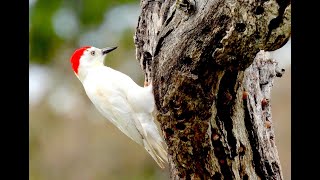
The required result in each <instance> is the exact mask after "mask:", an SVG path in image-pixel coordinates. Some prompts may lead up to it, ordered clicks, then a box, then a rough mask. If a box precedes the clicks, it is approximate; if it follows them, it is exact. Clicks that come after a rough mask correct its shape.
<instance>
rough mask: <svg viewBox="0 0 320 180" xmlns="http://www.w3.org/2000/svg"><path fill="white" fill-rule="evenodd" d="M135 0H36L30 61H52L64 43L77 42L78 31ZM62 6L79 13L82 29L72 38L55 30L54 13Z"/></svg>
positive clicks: (33, 7)
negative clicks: (62, 35) (67, 37)
mask: <svg viewBox="0 0 320 180" xmlns="http://www.w3.org/2000/svg"><path fill="white" fill-rule="evenodd" d="M137 2H138V1H136V0H113V1H110V0H71V1H62V0H54V1H51V0H36V1H35V3H34V4H33V5H32V6H31V7H30V15H29V16H30V17H29V19H30V22H29V23H30V29H29V36H30V37H29V39H30V62H33V63H48V62H50V61H51V60H52V59H53V58H52V57H53V56H54V54H55V52H56V50H57V48H58V47H60V46H61V45H63V44H64V43H74V41H77V39H78V38H79V35H80V34H81V33H82V32H84V31H86V30H87V29H89V28H92V27H97V26H98V25H99V24H101V22H102V20H103V18H104V14H105V13H106V12H107V11H108V10H109V9H110V8H111V7H115V6H117V5H121V4H125V3H137ZM60 8H68V9H71V10H72V11H73V12H75V13H76V16H77V18H78V22H79V31H77V32H75V33H77V34H75V35H74V36H73V37H75V38H74V39H72V40H68V41H69V42H66V40H64V39H62V38H61V37H59V36H57V34H56V33H55V32H54V27H53V16H54V14H55V13H56V12H57V11H58V10H59V9H60Z"/></svg>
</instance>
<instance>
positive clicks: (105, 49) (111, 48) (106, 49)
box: [102, 47, 117, 55]
mask: <svg viewBox="0 0 320 180" xmlns="http://www.w3.org/2000/svg"><path fill="white" fill-rule="evenodd" d="M115 49H117V47H107V48H103V49H102V54H103V55H105V54H108V53H109V52H111V51H113V50H115Z"/></svg>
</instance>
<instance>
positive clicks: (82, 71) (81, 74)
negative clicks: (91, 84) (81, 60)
mask: <svg viewBox="0 0 320 180" xmlns="http://www.w3.org/2000/svg"><path fill="white" fill-rule="evenodd" d="M103 66H104V64H103V63H101V62H97V63H95V64H94V65H92V66H90V67H85V68H83V67H79V70H78V78H79V80H80V81H81V82H82V83H83V81H84V80H85V79H86V77H87V75H88V73H89V72H90V71H95V70H96V69H97V68H100V67H103Z"/></svg>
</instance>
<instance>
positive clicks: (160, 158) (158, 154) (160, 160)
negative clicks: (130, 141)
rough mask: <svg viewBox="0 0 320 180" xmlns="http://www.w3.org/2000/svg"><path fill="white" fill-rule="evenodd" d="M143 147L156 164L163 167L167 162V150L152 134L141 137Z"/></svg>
mask: <svg viewBox="0 0 320 180" xmlns="http://www.w3.org/2000/svg"><path fill="white" fill-rule="evenodd" d="M143 143H144V147H145V149H146V150H147V151H148V153H149V154H150V155H151V157H152V158H153V159H154V160H155V161H156V162H157V164H158V165H159V166H160V167H161V168H162V169H163V168H165V166H164V164H165V163H168V157H167V151H166V150H165V149H164V147H163V145H162V144H161V142H159V141H158V140H157V139H155V138H153V137H152V136H147V137H146V138H145V139H143Z"/></svg>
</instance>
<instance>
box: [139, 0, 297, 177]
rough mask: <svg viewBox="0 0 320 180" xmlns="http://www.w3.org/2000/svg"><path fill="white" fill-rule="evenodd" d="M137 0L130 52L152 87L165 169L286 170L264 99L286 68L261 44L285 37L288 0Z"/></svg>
mask: <svg viewBox="0 0 320 180" xmlns="http://www.w3.org/2000/svg"><path fill="white" fill-rule="evenodd" d="M140 5H141V15H140V17H139V20H138V25H137V28H136V34H135V45H136V56H137V59H138V60H139V62H140V64H141V67H142V69H143V70H144V72H145V76H146V79H147V80H148V81H149V82H150V81H151V80H152V84H153V87H154V89H153V91H154V95H155V100H156V107H157V112H156V117H157V120H158V121H159V123H160V126H161V129H162V132H163V135H164V138H165V141H166V144H167V146H168V160H169V169H170V175H171V179H277V180H278V179H282V173H281V168H280V167H281V166H280V162H279V158H278V152H277V149H276V146H275V142H274V131H273V127H272V119H271V108H270V92H271V88H272V83H273V79H274V78H275V77H276V76H281V73H282V72H281V71H280V70H278V69H277V64H276V62H275V61H274V60H270V59H269V58H268V57H266V54H265V53H264V52H263V51H261V50H265V51H271V50H276V49H278V48H280V47H282V46H283V45H284V44H285V43H286V42H287V40H288V38H289V37H290V35H291V29H290V28H291V22H290V21H291V2H290V0H239V1H236V0H166V1H165V0H141V3H140ZM259 51H260V53H259V54H258V56H257V57H256V55H257V53H258V52H259ZM255 57H256V58H255Z"/></svg>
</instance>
